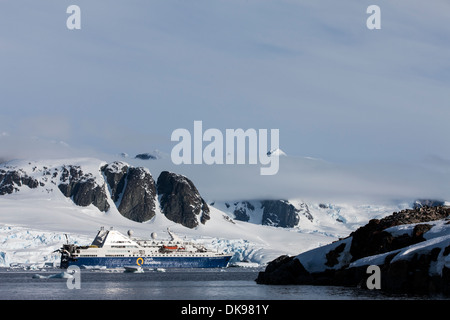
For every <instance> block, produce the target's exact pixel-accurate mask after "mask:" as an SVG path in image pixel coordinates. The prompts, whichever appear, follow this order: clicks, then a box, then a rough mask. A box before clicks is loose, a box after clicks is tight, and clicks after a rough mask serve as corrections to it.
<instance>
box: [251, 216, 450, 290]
mask: <svg viewBox="0 0 450 320" xmlns="http://www.w3.org/2000/svg"><path fill="white" fill-rule="evenodd" d="M449 214H450V208H449V207H434V208H430V207H421V208H418V209H413V210H411V209H410V210H403V211H401V212H399V213H394V214H393V215H391V216H388V217H386V218H383V219H381V220H371V221H370V222H369V223H368V224H367V225H365V226H363V227H361V228H359V229H358V230H356V231H355V232H353V233H352V235H351V236H350V237H348V238H346V239H343V240H340V241H338V242H336V243H334V244H330V245H327V246H324V247H322V248H317V249H313V250H311V251H309V252H306V253H303V254H300V255H299V256H297V257H287V256H281V257H279V258H277V259H275V260H274V261H272V262H271V263H269V264H268V266H267V268H266V270H265V271H264V272H261V273H260V274H259V275H258V278H257V279H256V282H257V283H261V284H314V285H342V286H361V287H366V280H367V278H368V276H369V275H368V274H367V272H366V270H367V267H368V265H371V264H376V265H378V266H379V267H380V272H381V275H380V278H381V290H384V291H386V292H392V293H408V294H432V293H440V294H445V295H450V268H449V265H448V261H450V258H449V254H450V237H449V234H448V233H447V232H443V231H442V230H449V229H450V228H449V227H447V226H448V225H450V220H449ZM423 222H428V223H423ZM433 223H437V224H436V226H438V227H437V229H435V230H437V231H435V232H437V233H438V235H437V236H436V237H434V238H431V239H430V240H427V239H426V238H425V237H424V235H425V234H426V233H427V232H429V231H430V230H433ZM399 225H402V228H401V229H396V230H411V231H410V232H409V233H410V234H408V233H402V234H400V233H401V232H400V233H399V232H396V233H394V234H391V233H390V232H389V231H386V229H387V228H389V227H392V226H399ZM442 233H444V236H440V234H442ZM311 257H313V258H311ZM311 259H314V260H312V262H311ZM358 259H359V260H358ZM302 261H303V262H304V263H306V264H305V266H307V267H308V266H311V265H314V267H312V269H310V270H312V271H307V268H305V266H304V265H303V264H302ZM352 261H354V263H351V262H352ZM320 264H323V265H321V266H320ZM314 270H315V271H314Z"/></svg>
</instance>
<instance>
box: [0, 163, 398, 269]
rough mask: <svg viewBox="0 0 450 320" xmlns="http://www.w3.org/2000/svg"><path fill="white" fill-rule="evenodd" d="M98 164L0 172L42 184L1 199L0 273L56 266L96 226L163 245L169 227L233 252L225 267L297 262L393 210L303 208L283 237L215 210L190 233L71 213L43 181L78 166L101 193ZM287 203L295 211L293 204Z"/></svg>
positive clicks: (164, 224) (158, 223)
mask: <svg viewBox="0 0 450 320" xmlns="http://www.w3.org/2000/svg"><path fill="white" fill-rule="evenodd" d="M104 164H105V162H103V161H101V160H98V159H91V158H80V159H72V158H71V159H61V160H39V161H27V160H22V161H12V162H8V163H6V164H3V165H2V166H0V169H4V170H8V169H14V168H20V169H22V171H23V172H24V174H27V175H28V176H30V177H33V178H35V179H37V180H38V181H39V182H40V183H41V185H40V186H39V187H37V188H35V189H30V188H29V187H27V186H17V188H18V190H19V191H17V192H14V193H12V194H6V195H3V196H0V266H6V267H7V266H9V265H11V264H43V263H45V262H58V261H59V260H58V259H59V256H58V255H57V254H54V253H52V252H53V251H54V250H56V249H58V248H59V247H60V246H61V245H62V244H63V243H64V242H65V241H66V238H65V236H64V234H67V235H68V238H69V241H70V242H76V243H79V244H90V243H91V241H92V239H93V237H94V236H95V234H96V232H97V230H98V229H99V228H100V227H101V226H105V227H106V228H109V227H113V228H114V229H116V230H119V231H121V232H123V233H126V232H127V230H129V229H132V230H133V231H134V235H136V236H138V237H150V234H151V233H152V232H156V233H157V234H159V236H160V238H166V237H168V235H166V230H167V228H168V227H170V228H171V230H172V231H173V232H175V233H176V234H178V235H179V236H181V237H188V238H191V239H194V240H195V241H197V242H201V243H203V244H205V245H206V246H209V247H212V248H216V249H219V250H224V251H226V252H233V253H234V256H233V259H232V262H239V261H248V262H252V263H256V264H259V265H264V264H266V263H267V262H269V261H271V260H273V259H275V258H276V257H278V256H280V255H282V254H288V255H297V254H298V253H299V252H304V251H307V250H310V249H313V248H316V247H319V246H322V245H325V244H328V243H331V242H333V241H335V240H337V239H338V238H339V237H343V236H346V235H348V233H349V231H351V230H354V229H356V228H357V227H359V226H361V225H363V224H365V223H367V221H368V220H369V219H371V218H373V217H377V218H379V217H381V216H385V215H388V214H390V213H392V211H395V210H398V208H399V206H398V205H392V206H384V205H382V206H352V205H349V204H344V205H331V204H327V205H323V204H322V205H319V204H317V205H316V204H310V205H309V208H310V211H311V213H312V215H313V217H314V219H313V221H310V220H308V219H306V218H305V217H304V216H301V218H300V222H299V224H298V226H296V227H294V228H289V229H287V228H277V227H271V226H264V225H260V224H258V219H259V218H258V217H257V216H255V217H252V219H251V220H250V222H242V221H237V220H234V219H233V218H234V216H233V214H232V213H230V212H227V211H226V210H225V209H224V208H222V207H221V206H217V207H216V206H210V210H211V212H210V216H211V219H210V220H209V221H207V222H206V224H205V225H199V226H198V227H196V228H195V229H189V228H186V227H183V226H182V225H179V224H176V223H174V222H172V221H170V220H168V219H167V218H166V217H165V216H164V215H163V214H162V213H161V212H159V211H158V212H157V214H156V216H155V217H154V218H152V219H151V220H150V221H147V222H145V223H138V222H134V221H131V220H129V219H127V218H125V217H123V216H122V215H121V214H120V213H119V212H118V210H117V208H116V206H115V205H114V202H113V200H112V199H111V198H109V199H108V202H109V204H110V209H109V210H108V211H107V212H101V211H99V209H98V208H96V207H95V206H93V205H90V206H87V207H80V206H77V205H75V204H74V202H73V201H72V200H71V199H70V198H66V197H65V196H64V195H63V194H62V193H61V192H60V190H59V189H58V187H57V185H56V183H55V179H58V176H57V174H55V176H52V175H48V174H44V173H45V172H58V168H61V167H62V166H64V165H77V166H80V167H81V169H82V170H83V172H89V173H92V175H93V177H94V178H95V180H96V183H97V184H99V185H103V184H104V183H105V179H104V177H103V175H102V174H101V172H100V170H99V169H100V167H101V166H102V165H104ZM153 178H154V179H156V178H157V177H155V176H154V177H153ZM290 202H291V203H295V205H299V206H301V205H300V203H301V201H300V200H291V201H290ZM400 206H404V204H402V205H400ZM158 209H159V208H158ZM221 209H223V210H221ZM258 214H261V212H259V213H257V215H258Z"/></svg>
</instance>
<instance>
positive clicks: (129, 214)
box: [102, 161, 156, 222]
mask: <svg viewBox="0 0 450 320" xmlns="http://www.w3.org/2000/svg"><path fill="white" fill-rule="evenodd" d="M102 172H103V173H104V175H105V177H106V181H107V182H108V185H109V187H110V190H111V198H112V199H113V200H114V202H115V204H116V206H117V209H118V210H119V212H120V213H121V214H122V215H123V216H124V217H126V218H128V219H130V220H133V221H137V222H145V221H148V220H150V219H151V218H153V217H154V216H155V208H156V205H155V202H156V188H155V182H154V180H153V177H152V175H151V174H150V172H148V170H147V169H145V168H142V167H138V168H135V167H129V166H128V165H126V164H124V163H122V162H117V161H116V162H113V163H111V164H109V165H107V166H104V167H103V168H102Z"/></svg>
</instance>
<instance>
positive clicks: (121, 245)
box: [59, 227, 232, 269]
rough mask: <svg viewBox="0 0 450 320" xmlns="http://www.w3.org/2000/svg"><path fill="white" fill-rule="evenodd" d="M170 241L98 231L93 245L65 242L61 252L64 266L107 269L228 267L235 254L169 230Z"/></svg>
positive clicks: (112, 231)
mask: <svg viewBox="0 0 450 320" xmlns="http://www.w3.org/2000/svg"><path fill="white" fill-rule="evenodd" d="M167 232H168V233H169V235H170V239H169V240H157V239H156V238H157V237H156V234H155V233H152V235H151V239H147V240H145V239H138V238H134V237H132V232H131V231H128V236H125V235H124V234H122V233H120V232H118V231H116V230H112V229H111V230H105V229H104V228H103V227H102V228H101V229H100V230H99V231H98V233H97V235H96V237H95V239H94V241H93V242H92V244H91V245H89V246H78V245H75V244H69V243H67V244H64V245H63V247H62V248H61V249H59V252H60V253H61V265H60V266H61V268H63V269H66V268H68V267H69V266H72V265H75V266H78V267H106V268H108V269H109V268H224V267H227V265H228V262H229V261H230V259H231V257H232V254H227V253H222V252H217V251H213V250H209V249H207V248H205V247H204V246H202V245H199V244H195V243H193V242H190V241H184V240H182V239H180V238H179V237H178V236H176V235H175V234H174V233H173V232H171V231H170V230H169V229H168V230H167Z"/></svg>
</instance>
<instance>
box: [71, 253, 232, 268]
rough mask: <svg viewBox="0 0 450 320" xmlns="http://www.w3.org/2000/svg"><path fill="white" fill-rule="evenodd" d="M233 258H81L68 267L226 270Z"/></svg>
mask: <svg viewBox="0 0 450 320" xmlns="http://www.w3.org/2000/svg"><path fill="white" fill-rule="evenodd" d="M230 258H231V256H229V255H223V256H213V257H180V256H172V257H171V256H167V257H79V258H77V260H72V259H70V260H69V261H68V265H69V266H71V265H75V266H79V267H82V266H87V267H89V266H92V267H94V266H96V267H97V266H99V267H106V268H123V267H130V266H138V267H145V268H225V267H226V266H227V265H228V262H229V261H230Z"/></svg>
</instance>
